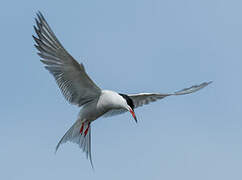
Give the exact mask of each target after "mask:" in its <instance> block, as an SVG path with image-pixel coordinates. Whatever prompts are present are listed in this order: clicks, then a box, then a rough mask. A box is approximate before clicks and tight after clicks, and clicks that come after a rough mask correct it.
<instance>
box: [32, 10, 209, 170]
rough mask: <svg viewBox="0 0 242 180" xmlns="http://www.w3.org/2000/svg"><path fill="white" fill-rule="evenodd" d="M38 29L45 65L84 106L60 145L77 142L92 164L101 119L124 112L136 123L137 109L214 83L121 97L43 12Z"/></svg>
mask: <svg viewBox="0 0 242 180" xmlns="http://www.w3.org/2000/svg"><path fill="white" fill-rule="evenodd" d="M35 21H36V25H34V30H35V32H36V34H37V36H36V37H35V36H33V38H34V41H35V43H36V44H35V47H36V49H37V50H38V53H37V54H38V55H39V56H40V57H41V62H42V63H43V64H44V65H45V68H46V69H47V70H48V71H49V72H50V73H51V74H52V75H53V76H54V78H55V81H56V83H57V85H58V86H59V88H60V90H61V92H62V94H63V95H64V97H65V99H66V100H67V101H69V103H71V104H74V105H77V106H78V107H82V108H81V110H80V113H79V115H78V117H77V120H76V122H75V123H74V124H73V125H72V126H71V128H70V129H69V130H68V131H67V132H66V133H65V135H64V136H63V137H62V138H61V140H60V141H59V143H58V144H57V146H56V151H57V150H58V148H59V146H60V145H61V144H63V143H66V142H68V141H69V142H73V143H76V144H78V145H79V147H80V148H81V149H82V150H83V152H85V153H86V157H87V158H88V159H89V160H90V162H91V165H92V167H93V163H92V156H91V123H92V122H93V121H95V120H96V119H98V118H99V117H101V116H112V115H116V114H121V113H124V112H130V113H131V115H132V116H133V118H134V120H135V121H136V122H137V118H136V115H135V112H134V109H135V108H138V107H140V106H143V105H145V104H149V103H150V102H154V101H157V100H159V99H163V98H165V97H167V96H177V95H184V94H190V93H194V92H196V91H198V90H200V89H202V88H204V87H206V86H207V85H208V84H210V83H211V81H210V82H204V83H202V84H199V85H194V86H191V87H189V88H185V89H182V90H180V91H176V92H174V93H168V94H161V93H140V94H121V93H117V92H115V91H111V90H103V89H101V88H100V87H98V86H97V85H96V84H95V83H94V81H93V80H92V79H91V78H90V77H89V76H88V74H87V73H86V71H85V68H84V65H83V64H82V63H81V64H79V63H78V62H77V61H76V60H75V59H74V58H73V57H72V56H71V55H70V54H69V53H68V52H67V51H66V50H65V48H64V47H63V46H62V44H61V43H60V41H59V40H58V39H57V37H56V36H55V34H54V32H53V31H52V30H51V28H50V26H49V25H48V23H47V21H46V20H45V18H44V16H43V15H42V13H41V12H38V13H37V18H35Z"/></svg>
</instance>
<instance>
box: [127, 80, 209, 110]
mask: <svg viewBox="0 0 242 180" xmlns="http://www.w3.org/2000/svg"><path fill="white" fill-rule="evenodd" d="M210 83H212V81H210V82H204V83H202V84H199V85H194V86H191V87H189V88H185V89H182V90H180V91H176V92H175V93H169V94H160V93H140V94H129V95H128V96H129V97H130V98H131V99H132V101H133V103H134V107H135V108H137V107H140V106H143V105H145V104H149V103H151V102H155V101H157V100H159V99H163V98H165V97H167V96H173V95H175V96H178V95H185V94H190V93H194V92H196V91H198V90H200V89H202V88H204V87H206V86H207V85H209V84H210Z"/></svg>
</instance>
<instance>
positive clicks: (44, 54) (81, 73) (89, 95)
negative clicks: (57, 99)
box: [33, 12, 101, 106]
mask: <svg viewBox="0 0 242 180" xmlns="http://www.w3.org/2000/svg"><path fill="white" fill-rule="evenodd" d="M37 17H38V18H36V19H35V21H36V26H34V30H35V32H36V34H37V37H35V36H33V38H34V40H35V42H36V44H35V47H36V48H37V50H38V51H39V52H38V55H39V56H40V57H41V58H42V59H41V62H42V63H43V64H45V68H46V69H47V70H48V71H49V72H50V73H51V74H52V75H53V76H54V78H55V80H56V82H57V84H58V86H59V87H60V89H61V92H62V94H63V95H64V97H65V98H66V100H68V101H69V102H70V103H71V104H76V105H78V106H82V105H83V104H85V103H87V102H89V101H92V100H93V99H95V98H97V97H98V96H99V95H100V93H101V89H100V88H99V87H98V86H97V85H96V84H95V83H94V82H93V81H92V80H91V78H90V77H89V76H88V75H87V73H86V71H85V68H84V66H83V64H79V63H78V62H77V61H76V60H75V59H74V58H73V57H72V56H71V55H70V54H69V53H68V52H67V51H66V50H65V48H64V47H63V46H62V45H61V43H60V42H59V40H58V39H57V37H56V36H55V34H54V32H53V31H52V30H51V28H50V26H49V25H48V23H47V22H46V20H45V18H44V16H43V15H42V14H41V12H39V13H37Z"/></svg>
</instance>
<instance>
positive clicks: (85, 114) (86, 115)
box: [79, 103, 108, 121]
mask: <svg viewBox="0 0 242 180" xmlns="http://www.w3.org/2000/svg"><path fill="white" fill-rule="evenodd" d="M107 111H108V109H107V108H104V107H103V108H98V107H97V105H96V103H92V104H88V105H86V106H84V107H83V108H82V109H81V110H80V113H79V118H80V119H81V120H84V121H94V120H96V119H97V118H99V117H100V116H102V115H103V114H105V113H106V112H107Z"/></svg>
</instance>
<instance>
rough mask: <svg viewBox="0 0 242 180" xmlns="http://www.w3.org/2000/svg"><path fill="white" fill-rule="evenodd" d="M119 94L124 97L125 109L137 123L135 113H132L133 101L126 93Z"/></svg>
mask: <svg viewBox="0 0 242 180" xmlns="http://www.w3.org/2000/svg"><path fill="white" fill-rule="evenodd" d="M119 95H120V96H122V97H123V98H124V99H125V101H126V103H125V105H124V106H125V107H124V108H125V109H127V110H128V111H129V112H130V113H131V114H132V116H133V118H134V120H135V122H136V123H137V118H136V115H135V113H134V103H133V100H132V99H131V98H130V97H129V96H128V95H126V94H119Z"/></svg>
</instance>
